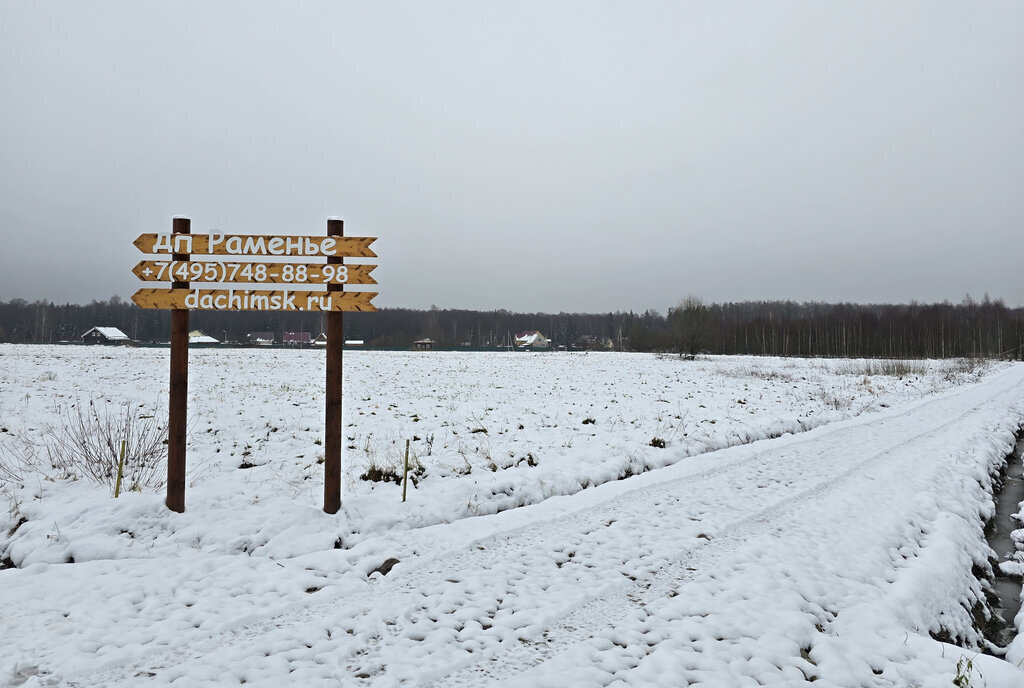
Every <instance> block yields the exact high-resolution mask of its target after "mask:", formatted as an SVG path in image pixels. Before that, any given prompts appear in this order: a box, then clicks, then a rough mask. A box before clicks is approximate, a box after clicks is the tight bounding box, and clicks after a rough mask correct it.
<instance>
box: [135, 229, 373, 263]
mask: <svg viewBox="0 0 1024 688" xmlns="http://www.w3.org/2000/svg"><path fill="white" fill-rule="evenodd" d="M376 239H377V238H376V237H322V236H262V235H253V234H219V233H217V232H210V233H209V234H196V235H192V234H140V235H139V238H138V239H136V240H135V241H134V242H132V243H133V244H135V246H136V248H138V249H139V250H140V251H142V252H143V253H189V254H191V255H200V256H202V255H206V256H310V257H313V256H319V257H324V256H326V257H328V258H330V257H334V258H376V257H377V254H376V253H374V252H373V250H372V249H371V248H370V244H372V243H373V242H374V241H376Z"/></svg>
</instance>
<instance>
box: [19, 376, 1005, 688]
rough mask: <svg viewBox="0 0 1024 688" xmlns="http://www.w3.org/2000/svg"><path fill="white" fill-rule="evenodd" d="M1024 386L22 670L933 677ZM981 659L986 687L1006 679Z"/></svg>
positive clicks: (987, 385)
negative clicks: (84, 660) (215, 620)
mask: <svg viewBox="0 0 1024 688" xmlns="http://www.w3.org/2000/svg"><path fill="white" fill-rule="evenodd" d="M1022 400H1024V368H1022V367H1014V368H1011V369H1009V370H1008V371H1006V372H1003V373H1000V374H998V375H995V376H993V377H991V378H990V379H989V380H987V381H986V382H984V383H981V384H978V385H974V386H970V387H966V388H961V389H957V390H954V391H951V392H946V393H943V394H942V395H939V396H937V397H932V398H929V399H926V400H924V401H921V402H916V403H913V404H911V405H909V406H907V407H904V408H901V409H892V410H889V411H888V412H885V413H884V414H879V415H875V416H873V417H871V418H868V419H859V420H857V419H855V420H852V421H846V422H842V423H838V424H834V425H831V426H827V427H823V428H819V429H817V430H814V431H811V432H808V433H805V434H802V435H799V436H795V437H784V438H780V439H777V440H771V441H763V442H757V443H754V444H751V445H747V446H742V447H734V448H732V449H727V450H722V451H719V452H715V453H712V454H708V455H705V456H701V457H696V458H691V459H687V460H685V461H683V462H681V463H679V464H677V465H674V466H670V467H668V468H664V469H660V470H657V471H653V472H650V473H647V474H645V475H642V476H638V477H636V478H633V479H630V480H626V481H621V482H617V483H611V484H607V485H604V486H601V487H599V488H595V489H591V490H586V491H585V492H583V493H580V494H577V495H574V496H571V497H560V498H554V499H550V500H547V501H546V502H544V503H542V504H539V505H535V506H531V507H525V508H521V509H516V510H513V511H510V512H504V513H501V514H497V515H494V516H487V517H480V518H477V519H467V520H464V521H460V522H457V523H454V524H451V525H443V526H431V527H428V528H423V529H418V530H412V531H407V532H401V533H398V534H390V535H388V536H382V537H381V538H380V539H379V541H376V542H372V543H363V545H362V547H361V551H364V552H366V553H367V556H368V557H370V558H373V557H376V559H374V561H375V563H380V561H383V559H384V558H385V556H394V557H396V558H397V559H399V562H400V563H399V564H397V565H396V566H395V567H394V568H393V569H392V570H391V572H390V573H389V574H388V575H387V576H385V577H381V576H380V575H379V574H375V575H373V576H372V577H371V578H370V579H369V580H367V579H366V578H365V577H364V574H363V572H362V571H356V572H352V575H344V576H341V577H340V578H337V579H335V582H331V583H330V584H328V585H326V586H325V587H323V588H322V589H320V590H318V591H316V592H314V593H312V594H310V595H309V596H308V597H306V598H305V599H304V600H301V599H300V600H298V601H294V602H292V603H287V604H285V605H283V606H284V607H285V609H284V610H280V609H279V610H278V611H277V612H272V613H270V614H268V615H264V616H261V615H260V613H259V612H250V613H249V614H248V615H247V616H246V617H245V618H242V619H238V620H236V621H234V622H232V621H230V615H231V613H232V612H231V609H230V607H229V606H225V607H224V608H223V613H224V614H225V615H227V616H226V618H225V619H224V621H225V624H226V625H225V627H223V630H221V631H220V632H215V633H213V634H210V633H209V632H208V631H194V632H193V633H192V634H185V635H173V640H172V639H171V638H172V635H168V636H167V637H166V639H165V641H166V642H169V643H171V646H170V647H168V648H167V649H165V650H162V651H159V652H156V653H153V652H149V653H143V654H137V655H136V656H134V657H133V658H132V659H131V660H130V661H126V662H125V661H118V662H116V663H115V665H114V666H110V664H109V660H108V661H107V662H98V663H97V664H96V665H94V668H93V670H92V671H91V673H81V672H79V673H78V674H77V675H66V674H62V672H60V671H59V670H54V671H52V673H49V674H47V675H46V676H41V677H38V678H39V679H40V680H41V683H40V685H68V686H76V687H79V688H85V687H87V686H114V685H126V686H127V685H138V684H139V682H140V680H142V679H145V683H146V684H147V685H149V684H157V685H162V684H173V685H175V686H213V685H231V684H239V683H242V682H244V683H245V684H246V685H266V686H279V685H303V686H319V685H324V686H327V685H344V686H349V685H351V686H391V685H416V686H419V685H424V686H426V685H429V686H435V687H437V688H442V687H454V686H481V685H492V684H496V683H502V684H503V685H506V684H507V685H523V686H548V685H550V686H571V685H579V686H612V685H615V686H625V685H635V686H657V685H665V686H679V685H686V684H688V683H689V684H696V683H700V685H715V686H717V685H721V686H742V685H770V684H773V683H774V684H781V685H799V684H802V683H804V682H806V681H810V680H812V679H813V680H815V681H817V684H816V685H821V686H892V685H933V684H934V685H948V684H949V683H950V681H951V679H952V676H953V673H950V672H952V671H954V670H955V665H956V661H957V659H958V655H957V654H956V653H957V650H956V648H952V647H951V646H948V645H943V644H941V643H938V642H936V641H934V640H932V639H931V638H930V637H929V634H937V633H940V632H943V633H944V634H945V635H948V636H950V637H959V638H960V639H961V640H962V641H967V642H977V641H978V635H977V633H976V632H975V631H974V630H973V628H972V621H971V618H970V614H969V612H968V611H967V609H965V607H964V605H965V604H966V605H967V606H970V605H971V604H972V603H973V602H975V601H976V600H978V599H979V598H980V597H981V591H980V587H979V584H978V582H977V580H976V579H975V578H974V577H973V576H972V573H971V571H972V567H976V566H984V565H985V564H984V562H985V559H986V557H987V552H986V548H985V545H984V540H983V538H982V536H981V522H980V516H979V512H983V511H984V510H985V509H986V508H987V507H986V504H987V500H988V497H987V492H986V490H987V488H988V482H987V481H988V473H989V471H990V469H991V467H992V466H993V465H998V462H999V460H1000V459H1001V458H1002V456H1003V455H1005V451H1006V446H1007V444H1008V442H1009V441H1010V438H1011V437H1012V432H1013V431H1014V430H1015V429H1016V427H1017V426H1018V425H1019V423H1020V421H1021V418H1022V417H1024V404H1022ZM1000 452H1002V454H1001V453H1000ZM350 554H351V553H350ZM344 555H345V552H344V551H343V550H339V551H338V552H337V553H335V554H331V553H324V554H322V555H320V556H319V557H318V558H316V559H315V562H316V563H315V566H319V567H325V566H330V565H331V563H330V562H331V558H332V557H337V562H338V565H339V566H340V565H341V562H342V561H344V560H343V557H344ZM126 564H127V563H126ZM286 564H288V562H286ZM128 565H130V564H128ZM285 568H287V566H286V567H284V568H282V569H281V570H282V571H283V570H285ZM56 570H57V569H56V568H51V569H50V571H51V572H52V571H56ZM55 575H56V574H55ZM236 618H237V617H236ZM154 623H156V624H157V626H158V625H159V622H158V621H157V620H154ZM157 634H158V635H160V634H159V629H157ZM1017 652H1018V653H1020V650H1017ZM967 654H968V656H971V655H972V654H973V653H967ZM115 656H123V653H122V655H117V654H116V653H115ZM1022 656H1024V654H1022ZM990 661H991V662H996V660H990ZM100 667H102V668H100ZM985 668H986V669H987V670H988V678H989V680H990V681H993V682H994V683H990V685H1003V684H1002V683H999V681H1000V680H1003V679H1002V678H1001V677H1003V676H1010V679H1007V680H1012V679H1013V676H1012V675H1011V674H1010V673H1006V672H1015V671H1016V670H1014V669H1013V668H1012V667H1011V666H1010V665H1009V664H999V663H994V664H991V666H990V665H989V664H986V665H985ZM97 669H98V670H97ZM944 672H945V673H944ZM1020 680H1021V682H1022V683H1021V684H1013V683H1007V684H1005V685H1024V673H1020ZM701 682H703V683H701Z"/></svg>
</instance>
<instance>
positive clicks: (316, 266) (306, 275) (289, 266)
mask: <svg viewBox="0 0 1024 688" xmlns="http://www.w3.org/2000/svg"><path fill="white" fill-rule="evenodd" d="M376 267H377V266H376V265H324V264H321V263H249V262H244V261H243V262H237V261H168V260H143V261H140V262H139V264H138V265H136V266H135V267H134V268H133V269H132V272H133V273H135V276H136V277H138V278H139V279H140V280H142V281H144V282H174V281H180V282H218V283H222V284H229V283H239V282H241V283H246V284H254V283H261V282H267V283H270V284H377V280H375V279H374V278H373V276H372V275H370V273H371V272H372V271H373V269H374V268H376Z"/></svg>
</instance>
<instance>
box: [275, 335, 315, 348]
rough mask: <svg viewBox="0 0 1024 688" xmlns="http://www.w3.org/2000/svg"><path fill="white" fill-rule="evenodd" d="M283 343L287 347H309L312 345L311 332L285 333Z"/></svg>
mask: <svg viewBox="0 0 1024 688" xmlns="http://www.w3.org/2000/svg"><path fill="white" fill-rule="evenodd" d="M282 341H283V342H284V345H285V346H309V345H310V344H311V343H312V340H311V339H310V336H309V332H285V333H284V339H283V340H282Z"/></svg>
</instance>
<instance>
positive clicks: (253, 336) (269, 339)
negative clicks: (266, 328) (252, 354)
mask: <svg viewBox="0 0 1024 688" xmlns="http://www.w3.org/2000/svg"><path fill="white" fill-rule="evenodd" d="M247 338H248V340H249V343H250V344H255V345H256V346H273V345H274V333H273V332H250V333H249V335H248V337H247Z"/></svg>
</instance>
